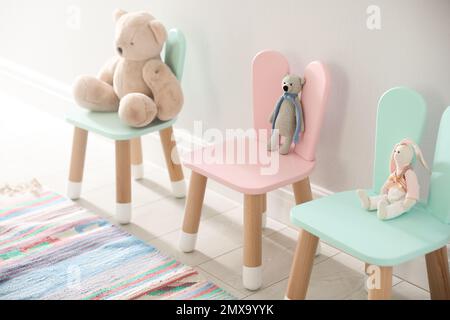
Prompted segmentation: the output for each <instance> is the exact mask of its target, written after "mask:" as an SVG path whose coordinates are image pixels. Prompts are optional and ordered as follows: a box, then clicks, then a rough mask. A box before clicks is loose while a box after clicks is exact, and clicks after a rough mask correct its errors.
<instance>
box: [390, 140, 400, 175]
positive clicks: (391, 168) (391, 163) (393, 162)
mask: <svg viewBox="0 0 450 320" xmlns="http://www.w3.org/2000/svg"><path fill="white" fill-rule="evenodd" d="M399 145H400V144H396V145H395V146H394V149H392V153H391V162H390V165H389V166H390V170H391V173H394V172H395V161H394V154H395V149H397V147H398V146H399Z"/></svg>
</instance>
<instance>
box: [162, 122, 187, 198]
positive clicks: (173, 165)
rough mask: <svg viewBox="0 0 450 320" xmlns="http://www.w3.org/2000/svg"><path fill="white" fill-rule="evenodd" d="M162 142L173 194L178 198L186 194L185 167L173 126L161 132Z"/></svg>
mask: <svg viewBox="0 0 450 320" xmlns="http://www.w3.org/2000/svg"><path fill="white" fill-rule="evenodd" d="M159 136H160V138H161V144H162V147H163V150H164V158H165V160H166V165H167V170H168V171H169V176H170V181H171V182H172V190H173V194H174V196H175V197H176V198H184V197H185V196H186V185H185V183H184V175H183V168H182V166H181V162H180V157H179V155H178V150H177V144H176V141H175V139H174V138H173V129H172V127H169V128H166V129H164V130H161V131H160V132H159Z"/></svg>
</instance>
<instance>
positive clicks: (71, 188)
mask: <svg viewBox="0 0 450 320" xmlns="http://www.w3.org/2000/svg"><path fill="white" fill-rule="evenodd" d="M81 185H82V183H81V182H72V181H69V182H68V183H67V197H68V198H69V199H71V200H77V199H80V196H81Z"/></svg>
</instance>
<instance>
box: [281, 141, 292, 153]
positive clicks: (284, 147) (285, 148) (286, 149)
mask: <svg viewBox="0 0 450 320" xmlns="http://www.w3.org/2000/svg"><path fill="white" fill-rule="evenodd" d="M291 145H292V137H285V140H284V143H283V145H282V146H281V148H280V154H282V155H286V154H288V153H289V151H290V150H291Z"/></svg>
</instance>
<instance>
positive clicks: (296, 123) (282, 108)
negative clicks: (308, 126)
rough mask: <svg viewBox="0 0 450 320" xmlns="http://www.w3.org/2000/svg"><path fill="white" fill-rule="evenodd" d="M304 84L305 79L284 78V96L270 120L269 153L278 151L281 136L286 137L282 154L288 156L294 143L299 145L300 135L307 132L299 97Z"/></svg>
mask: <svg viewBox="0 0 450 320" xmlns="http://www.w3.org/2000/svg"><path fill="white" fill-rule="evenodd" d="M304 84H305V81H304V79H302V78H300V77H298V76H295V75H287V76H286V77H284V79H283V82H282V87H283V91H284V94H283V95H282V96H281V98H280V100H279V101H278V102H277V104H276V106H275V110H274V111H273V113H272V115H271V116H270V120H269V121H270V123H271V124H272V137H271V139H270V141H269V143H268V146H267V148H268V150H269V151H275V150H277V148H278V147H279V144H280V136H281V137H284V142H283V144H282V146H281V147H280V154H282V155H286V154H288V153H289V150H290V149H291V145H292V142H294V143H295V144H297V143H298V142H299V140H300V133H301V132H304V131H305V122H304V119H303V109H302V104H301V102H300V99H299V97H298V95H299V94H300V92H301V91H302V89H303V86H304Z"/></svg>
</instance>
